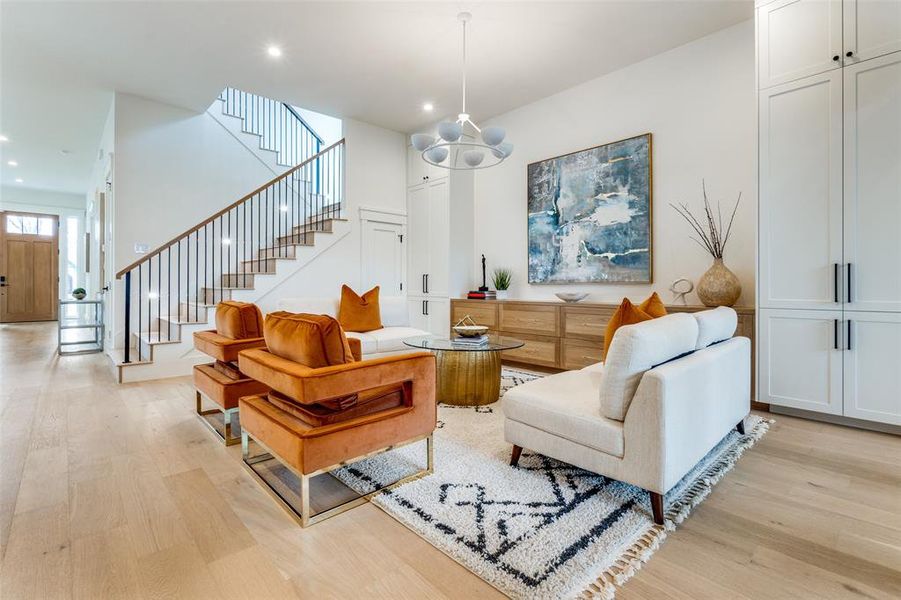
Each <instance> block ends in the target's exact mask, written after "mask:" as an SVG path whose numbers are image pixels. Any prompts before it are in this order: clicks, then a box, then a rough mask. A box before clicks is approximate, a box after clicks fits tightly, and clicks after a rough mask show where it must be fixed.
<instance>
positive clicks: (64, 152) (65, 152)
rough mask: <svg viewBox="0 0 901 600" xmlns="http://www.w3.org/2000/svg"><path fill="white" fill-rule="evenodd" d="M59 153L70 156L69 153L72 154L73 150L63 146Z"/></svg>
mask: <svg viewBox="0 0 901 600" xmlns="http://www.w3.org/2000/svg"><path fill="white" fill-rule="evenodd" d="M59 153H60V154H62V155H63V156H68V155H70V154H72V151H71V150H66V149H65V148H63V149H62V150H60V151H59Z"/></svg>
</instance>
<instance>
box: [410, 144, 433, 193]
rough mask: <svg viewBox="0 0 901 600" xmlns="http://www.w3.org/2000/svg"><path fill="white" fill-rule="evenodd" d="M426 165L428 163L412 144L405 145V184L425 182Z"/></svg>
mask: <svg viewBox="0 0 901 600" xmlns="http://www.w3.org/2000/svg"><path fill="white" fill-rule="evenodd" d="M428 167H429V164H428V163H427V162H426V161H424V160H422V153H421V152H419V151H418V150H417V149H416V148H414V147H413V146H407V186H411V185H420V184H422V183H425V182H426V181H427V179H428V178H427V177H426V176H427V175H428Z"/></svg>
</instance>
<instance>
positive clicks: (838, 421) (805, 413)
mask: <svg viewBox="0 0 901 600" xmlns="http://www.w3.org/2000/svg"><path fill="white" fill-rule="evenodd" d="M770 412H771V413H775V414H777V415H788V416H789V417H799V418H801V419H809V420H811V421H821V422H823V423H831V424H833V425H845V426H847V427H855V428H857V429H867V430H869V431H878V432H879V433H890V434H892V435H901V427H899V426H898V425H891V424H889V423H879V422H878V421H866V420H864V419H853V418H851V417H843V416H841V415H829V414H824V413H818V412H813V411H810V410H801V409H798V408H789V407H788V406H776V405H774V404H773V405H770Z"/></svg>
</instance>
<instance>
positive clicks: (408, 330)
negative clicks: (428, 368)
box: [348, 327, 428, 352]
mask: <svg viewBox="0 0 901 600" xmlns="http://www.w3.org/2000/svg"><path fill="white" fill-rule="evenodd" d="M348 335H350V334H348ZM366 335H367V336H369V337H370V338H371V339H372V340H373V341H374V342H375V344H376V348H377V349H376V352H397V351H398V350H414V348H411V347H410V346H407V345H405V344H404V340H405V339H407V338H411V337H416V336H421V335H428V332H427V331H423V330H421V329H414V328H413V327H383V328H381V329H376V330H374V331H367V332H366Z"/></svg>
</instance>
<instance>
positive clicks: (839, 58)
mask: <svg viewBox="0 0 901 600" xmlns="http://www.w3.org/2000/svg"><path fill="white" fill-rule="evenodd" d="M841 59H842V57H841V56H839V55H838V54H836V55H835V56H833V57H832V60H834V61H835V62H838V61H840V60H841Z"/></svg>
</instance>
